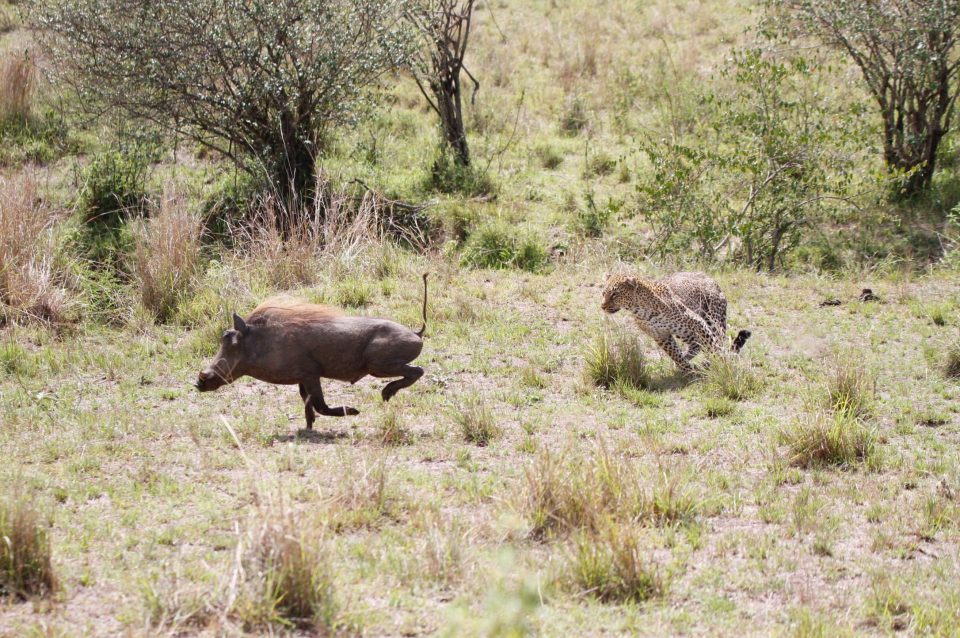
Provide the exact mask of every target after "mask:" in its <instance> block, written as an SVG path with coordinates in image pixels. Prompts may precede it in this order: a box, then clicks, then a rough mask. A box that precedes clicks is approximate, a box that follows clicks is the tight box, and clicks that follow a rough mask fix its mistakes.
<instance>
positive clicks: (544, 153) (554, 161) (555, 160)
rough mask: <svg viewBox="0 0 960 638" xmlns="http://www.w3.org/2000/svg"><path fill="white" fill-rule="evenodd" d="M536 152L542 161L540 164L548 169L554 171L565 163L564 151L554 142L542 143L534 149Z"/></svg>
mask: <svg viewBox="0 0 960 638" xmlns="http://www.w3.org/2000/svg"><path fill="white" fill-rule="evenodd" d="M534 154H535V155H536V157H537V160H538V161H539V162H540V166H541V167H543V168H545V169H546V170H548V171H552V170H553V169H555V168H557V167H558V166H560V165H561V164H563V159H564V156H563V151H562V150H560V149H558V148H557V147H556V146H553V145H552V144H541V145H539V146H537V147H536V149H534Z"/></svg>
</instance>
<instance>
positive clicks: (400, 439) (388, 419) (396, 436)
mask: <svg viewBox="0 0 960 638" xmlns="http://www.w3.org/2000/svg"><path fill="white" fill-rule="evenodd" d="M377 438H378V439H379V440H380V443H381V444H382V445H386V446H395V445H409V444H410V443H412V442H413V436H412V435H411V434H410V430H409V428H407V426H406V425H404V423H403V420H402V417H401V416H400V410H399V409H398V408H396V407H394V406H392V405H389V406H388V407H387V408H386V409H385V411H384V414H383V419H382V420H381V421H380V422H379V423H378V424H377Z"/></svg>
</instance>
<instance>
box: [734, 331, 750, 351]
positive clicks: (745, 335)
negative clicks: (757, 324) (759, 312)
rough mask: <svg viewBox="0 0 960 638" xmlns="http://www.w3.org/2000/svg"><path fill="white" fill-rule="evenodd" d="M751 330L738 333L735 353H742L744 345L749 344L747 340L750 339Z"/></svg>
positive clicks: (735, 340)
mask: <svg viewBox="0 0 960 638" xmlns="http://www.w3.org/2000/svg"><path fill="white" fill-rule="evenodd" d="M750 334H751V333H750V331H749V330H741V331H740V332H738V333H737V336H736V337H735V338H734V340H733V351H734V352H740V348H742V347H743V344H745V343H746V342H747V339H749V338H750Z"/></svg>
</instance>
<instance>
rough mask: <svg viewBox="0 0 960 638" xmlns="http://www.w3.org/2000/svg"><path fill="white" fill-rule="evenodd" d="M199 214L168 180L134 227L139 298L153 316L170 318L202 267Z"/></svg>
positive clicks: (134, 255) (134, 259)
mask: <svg viewBox="0 0 960 638" xmlns="http://www.w3.org/2000/svg"><path fill="white" fill-rule="evenodd" d="M202 232H203V226H202V223H201V221H200V217H199V216H198V215H196V214H195V213H193V212H192V211H190V209H189V208H188V205H187V202H186V199H185V198H184V197H182V196H181V195H179V194H178V193H177V191H176V189H175V188H174V187H173V186H172V185H171V184H168V185H167V186H166V187H165V188H164V192H163V196H162V197H161V198H160V203H159V205H158V206H157V207H156V210H154V211H153V212H152V214H151V216H150V219H148V220H146V221H145V222H142V223H141V224H140V225H139V226H138V227H137V228H136V229H135V231H134V253H133V273H134V276H135V277H136V285H137V288H138V289H139V292H140V302H141V303H142V304H143V307H144V308H145V309H146V310H147V311H148V312H149V313H150V314H151V315H153V317H154V318H156V319H157V320H159V321H161V322H165V321H168V320H170V319H171V318H172V317H173V316H174V314H175V313H176V310H177V308H178V307H179V305H180V303H181V302H182V301H183V299H184V298H185V297H186V296H187V295H188V294H189V293H190V292H191V289H192V287H193V284H194V280H195V278H196V275H197V273H198V271H199V269H200V249H201V243H200V240H201V234H202Z"/></svg>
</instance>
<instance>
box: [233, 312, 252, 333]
mask: <svg viewBox="0 0 960 638" xmlns="http://www.w3.org/2000/svg"><path fill="white" fill-rule="evenodd" d="M233 328H234V330H236V331H237V332H239V333H240V334H243V335H245V334H247V333H248V332H250V327H249V326H247V322H246V321H244V320H243V317H241V316H240V315H238V314H237V313H233Z"/></svg>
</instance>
